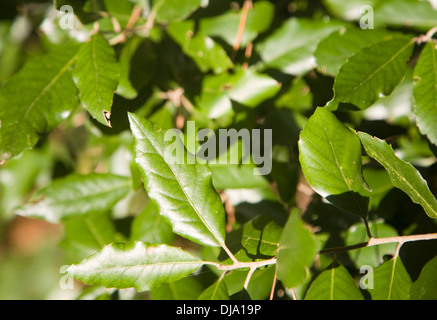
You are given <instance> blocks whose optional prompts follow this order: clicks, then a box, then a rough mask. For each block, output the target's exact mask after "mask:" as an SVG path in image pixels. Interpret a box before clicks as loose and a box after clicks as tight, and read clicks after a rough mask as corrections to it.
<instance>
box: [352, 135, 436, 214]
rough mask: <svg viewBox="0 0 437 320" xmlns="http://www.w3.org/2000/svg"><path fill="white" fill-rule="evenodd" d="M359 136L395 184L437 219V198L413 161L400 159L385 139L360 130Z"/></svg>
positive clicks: (368, 152) (369, 152) (365, 147)
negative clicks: (413, 164) (412, 163)
mask: <svg viewBox="0 0 437 320" xmlns="http://www.w3.org/2000/svg"><path fill="white" fill-rule="evenodd" d="M358 136H359V137H360V139H361V142H362V144H363V146H364V149H365V150H366V152H367V154H368V155H369V156H370V157H372V158H373V159H375V160H376V161H378V162H379V163H380V164H381V165H382V166H383V167H384V168H385V170H387V172H388V174H389V175H390V179H391V182H392V184H393V186H395V187H396V188H399V189H401V190H402V191H404V192H405V193H406V194H408V195H409V196H410V198H411V200H412V201H413V202H414V203H417V204H420V205H421V206H422V208H423V209H424V210H425V212H426V214H427V215H428V216H429V217H430V218H434V219H437V200H436V198H435V197H434V195H433V194H432V193H431V191H430V190H429V188H428V184H427V183H426V181H425V180H424V179H423V178H422V176H421V175H420V173H419V171H417V170H416V168H414V167H413V166H412V165H411V163H408V162H405V161H403V160H401V159H399V158H398V157H397V156H396V154H395V153H394V151H393V149H392V148H391V147H390V146H389V145H388V144H387V143H386V142H385V141H384V140H380V139H378V138H375V137H372V136H370V135H368V134H367V133H364V132H359V133H358Z"/></svg>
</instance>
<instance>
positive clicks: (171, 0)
mask: <svg viewBox="0 0 437 320" xmlns="http://www.w3.org/2000/svg"><path fill="white" fill-rule="evenodd" d="M201 3H202V1H201V0H184V1H180V0H153V8H152V10H155V11H156V21H158V22H161V23H167V22H172V21H182V20H184V19H185V18H187V17H188V16H189V15H190V14H192V13H193V12H194V11H196V10H197V9H198V8H199V7H200V5H201Z"/></svg>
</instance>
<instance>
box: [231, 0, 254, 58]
mask: <svg viewBox="0 0 437 320" xmlns="http://www.w3.org/2000/svg"><path fill="white" fill-rule="evenodd" d="M252 7H253V4H252V0H245V1H244V4H243V9H242V10H241V18H240V24H239V25H238V31H237V38H236V39H235V43H234V46H233V50H234V51H233V52H232V60H235V56H236V54H237V51H238V50H239V49H240V45H241V40H242V39H243V35H244V29H245V28H246V21H247V14H248V12H249V10H250V9H252Z"/></svg>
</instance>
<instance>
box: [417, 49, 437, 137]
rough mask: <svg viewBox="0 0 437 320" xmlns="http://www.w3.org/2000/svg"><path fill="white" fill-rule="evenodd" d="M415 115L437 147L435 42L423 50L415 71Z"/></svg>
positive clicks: (436, 54)
mask: <svg viewBox="0 0 437 320" xmlns="http://www.w3.org/2000/svg"><path fill="white" fill-rule="evenodd" d="M414 78H415V80H416V81H415V82H414V102H415V103H414V114H415V115H416V118H417V125H418V127H419V129H420V131H421V132H422V134H425V135H427V136H428V138H429V140H430V141H431V142H432V143H434V144H435V145H437V125H436V124H437V49H436V48H435V44H434V43H433V42H429V43H428V44H426V46H425V47H424V48H423V51H422V53H421V54H420V58H419V61H418V62H417V65H416V67H415V69H414Z"/></svg>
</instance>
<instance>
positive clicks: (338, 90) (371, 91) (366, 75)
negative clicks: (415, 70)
mask: <svg viewBox="0 0 437 320" xmlns="http://www.w3.org/2000/svg"><path fill="white" fill-rule="evenodd" d="M413 48H414V41H413V40H412V39H411V38H396V39H391V40H387V41H381V42H377V43H373V44H372V45H370V46H368V47H365V48H363V49H361V50H360V51H358V52H357V53H356V54H355V55H353V56H352V57H350V58H349V60H348V61H347V62H346V63H345V64H344V65H343V66H342V67H341V69H340V71H339V72H338V74H337V76H336V78H335V84H334V98H333V99H332V100H331V101H330V102H329V103H328V105H327V107H328V108H329V109H330V110H331V111H334V110H337V109H343V108H348V109H350V108H351V106H350V105H353V106H354V107H356V108H358V109H360V110H364V109H366V108H368V107H370V106H371V105H372V104H373V103H374V102H375V101H376V100H377V99H378V98H382V97H384V96H388V95H389V94H390V93H391V92H392V91H393V89H394V88H395V87H396V85H398V84H399V82H401V80H402V78H403V77H404V75H405V73H406V72H407V68H408V65H407V62H408V59H409V58H410V56H411V54H412V52H413Z"/></svg>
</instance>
